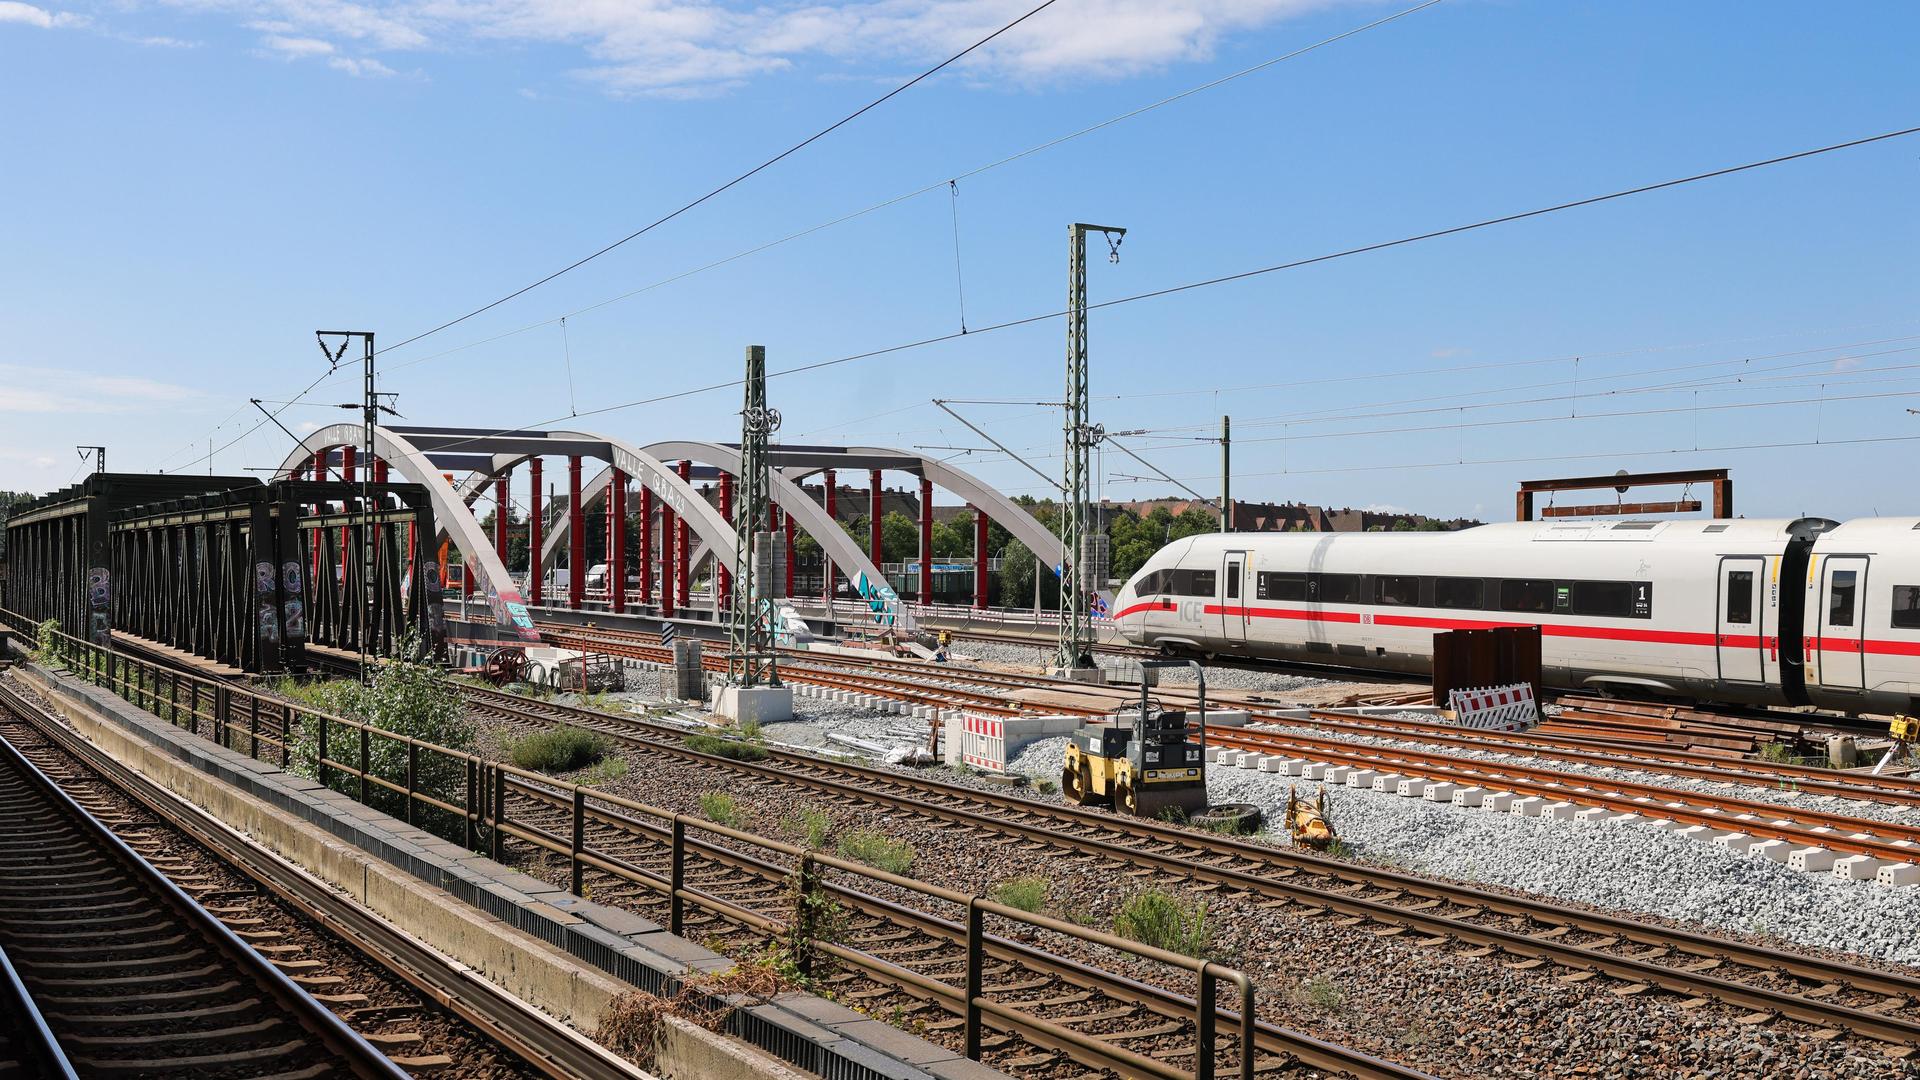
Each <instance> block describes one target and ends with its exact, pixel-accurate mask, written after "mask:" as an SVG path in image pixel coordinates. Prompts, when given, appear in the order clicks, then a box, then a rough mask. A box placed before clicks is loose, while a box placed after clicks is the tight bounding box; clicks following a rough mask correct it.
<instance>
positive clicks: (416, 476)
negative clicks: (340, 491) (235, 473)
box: [275, 424, 538, 640]
mask: <svg viewBox="0 0 1920 1080" xmlns="http://www.w3.org/2000/svg"><path fill="white" fill-rule="evenodd" d="M362 438H363V431H362V429H361V427H360V425H358V424H329V425H327V426H326V427H323V428H321V429H319V430H318V431H315V432H312V433H311V434H309V435H308V436H307V437H306V438H305V439H302V440H301V441H300V446H299V448H298V449H296V450H294V451H292V452H291V453H289V454H288V455H287V459H286V461H285V462H283V463H282V464H281V466H280V470H279V472H278V473H277V474H275V475H276V479H278V478H285V477H288V476H292V475H293V471H294V470H295V469H297V468H301V467H304V466H305V465H307V464H308V463H310V462H312V461H313V458H314V455H315V454H317V453H319V452H320V451H323V450H331V449H333V448H334V447H336V446H357V445H359V444H360V442H361V440H362ZM373 450H374V453H376V454H378V455H380V457H381V458H382V459H384V460H385V461H386V462H387V463H388V464H389V465H391V466H393V467H395V468H397V469H399V470H400V471H401V472H402V473H403V474H405V475H406V476H407V477H409V478H410V479H412V480H413V481H414V482H415V483H417V484H420V485H421V486H423V487H425V488H426V489H427V494H428V495H429V496H430V497H431V498H432V499H433V513H434V516H435V517H436V518H438V519H439V520H440V521H441V522H442V523H444V525H445V527H446V529H447V532H448V535H449V536H450V537H451V538H452V539H453V541H454V542H455V543H457V544H458V545H459V546H460V552H461V554H462V555H464V556H465V557H466V560H467V566H469V567H471V568H473V569H476V570H478V571H479V572H480V575H481V577H483V578H485V579H486V582H487V589H486V595H487V606H488V607H490V608H491V609H492V610H493V619H494V623H495V624H496V625H497V626H499V627H501V628H502V629H508V630H512V631H513V632H514V633H516V634H518V635H519V636H521V637H525V638H529V639H533V640H537V639H538V634H537V633H536V632H535V631H534V629H533V618H532V616H531V615H529V614H528V612H527V605H526V602H525V601H524V600H522V599H521V598H520V593H519V591H518V590H517V589H515V588H514V587H513V578H512V577H510V576H509V575H508V574H507V568H506V565H505V564H504V563H502V562H501V561H500V557H499V556H498V555H497V554H495V553H494V550H493V547H492V545H490V544H488V543H487V542H486V537H485V536H482V535H481V534H480V523H479V522H478V521H477V520H475V519H474V516H473V513H472V511H471V510H470V509H468V507H467V504H466V503H465V502H463V501H462V500H461V498H460V495H459V493H458V492H456V491H454V489H453V485H452V484H449V483H447V479H446V477H444V476H442V475H441V474H440V470H438V469H436V468H434V466H433V463H432V462H431V461H429V460H428V459H427V455H426V454H425V453H423V452H421V451H420V449H419V448H417V447H415V446H414V445H413V444H412V443H411V442H409V441H408V440H407V439H406V438H405V437H404V436H402V435H399V434H396V433H394V432H391V431H388V430H387V429H386V428H383V427H376V428H374V429H373ZM371 465H372V463H371V462H369V463H368V467H371Z"/></svg>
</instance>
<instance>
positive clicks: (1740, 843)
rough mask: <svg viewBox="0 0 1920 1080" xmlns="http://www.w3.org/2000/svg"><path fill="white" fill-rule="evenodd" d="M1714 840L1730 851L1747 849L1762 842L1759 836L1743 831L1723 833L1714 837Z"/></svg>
mask: <svg viewBox="0 0 1920 1080" xmlns="http://www.w3.org/2000/svg"><path fill="white" fill-rule="evenodd" d="M1713 842H1714V843H1715V844H1718V845H1719V846H1721V847H1723V848H1726V849H1727V850H1728V851H1746V850H1748V849H1750V848H1752V847H1753V845H1755V844H1757V843H1759V842H1760V838H1759V837H1757V836H1748V835H1747V834H1746V833H1743V832H1730V833H1722V834H1720V835H1719V836H1716V837H1714V838H1713Z"/></svg>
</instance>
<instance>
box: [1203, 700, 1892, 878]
mask: <svg viewBox="0 0 1920 1080" xmlns="http://www.w3.org/2000/svg"><path fill="white" fill-rule="evenodd" d="M1209 740H1210V741H1212V742H1214V743H1216V744H1218V745H1220V746H1223V747H1227V748H1229V749H1252V750H1262V749H1283V750H1286V751H1287V752H1288V753H1289V754H1290V755H1291V756H1294V757H1312V758H1314V759H1315V760H1321V759H1326V760H1329V761H1333V762H1335V763H1339V764H1347V763H1352V764H1356V765H1363V766H1366V767H1373V766H1376V765H1384V766H1388V767H1395V768H1406V767H1408V766H1411V768H1410V769H1409V771H1411V772H1414V773H1417V774H1418V775H1419V776H1421V777H1425V778H1427V779H1432V780H1441V781H1447V782H1451V783H1461V782H1464V783H1465V784H1466V785H1468V786H1472V787H1494V786H1497V787H1498V788H1499V789H1500V790H1503V791H1507V790H1511V791H1514V792H1517V793H1522V794H1527V795H1540V796H1552V797H1554V799H1555V800H1556V801H1558V800H1561V799H1565V797H1566V796H1568V795H1579V796H1580V797H1581V801H1583V802H1586V803H1588V804H1589V805H1592V806H1596V807H1601V808H1604V809H1617V810H1622V811H1625V812H1628V813H1635V814H1641V815H1643V816H1656V817H1670V818H1672V819H1673V820H1675V821H1686V822H1688V823H1689V824H1693V825H1725V826H1727V827H1728V829H1727V831H1729V832H1748V833H1750V834H1751V835H1755V836H1759V835H1766V836H1768V837H1770V838H1773V839H1778V840H1796V841H1800V840H1804V841H1806V842H1807V843H1809V844H1812V843H1815V842H1818V843H1819V844H1820V846H1822V847H1834V848H1843V849H1845V850H1848V851H1854V852H1855V853H1857V854H1862V855H1872V856H1874V857H1875V858H1883V859H1887V860H1889V861H1891V862H1897V863H1898V862H1911V861H1913V860H1914V859H1916V858H1920V850H1915V848H1914V847H1911V846H1910V847H1899V846H1897V845H1896V844H1894V843H1893V842H1892V841H1894V840H1907V841H1910V842H1912V843H1913V844H1915V845H1920V828H1917V827H1915V826H1912V825H1902V824H1899V823H1897V822H1891V821H1881V820H1879V819H1877V818H1861V817H1851V816H1849V815H1846V814H1834V813H1829V812H1827V811H1825V810H1815V809H1812V808H1803V807H1792V806H1781V805H1779V804H1778V803H1769V802H1760V801H1757V800H1753V799H1740V798H1735V797H1733V796H1731V795H1713V794H1708V793H1705V792H1699V791H1690V790H1687V789H1683V788H1670V787H1662V786H1660V785H1658V784H1643V783H1639V782H1637V781H1632V780H1614V779H1611V778H1608V777H1602V776H1594V775H1591V774H1588V773H1577V772H1563V771H1561V770H1558V769H1546V768H1541V767H1539V766H1535V765H1520V764H1515V763H1512V762H1505V761H1483V760H1481V759H1479V758H1460V757H1454V756H1452V755H1450V754H1436V753H1428V752H1423V751H1419V750H1409V749H1404V748H1402V747H1397V746H1370V745H1367V744H1365V743H1350V742H1344V741H1342V740H1339V739H1321V738H1315V737H1313V736H1308V735H1287V734H1282V733H1280V732H1275V731H1236V730H1233V729H1230V728H1219V727H1216V728H1214V729H1213V731H1212V732H1211V733H1210V734H1209ZM1396 763H1399V764H1398V765H1396ZM1410 779H1411V777H1410ZM1641 800H1653V801H1651V802H1648V801H1641ZM1569 801H1571V800H1569ZM1689 807H1699V808H1701V809H1687V808H1689ZM1717 810H1735V811H1739V812H1741V813H1743V814H1748V815H1753V816H1754V817H1755V818H1756V820H1752V821H1738V820H1735V819H1732V818H1729V817H1726V816H1724V815H1721V814H1719V813H1717V812H1716V811H1717ZM1761 815H1764V816H1765V819H1764V820H1758V819H1759V818H1760V816H1761ZM1778 821H1793V822H1798V823H1802V824H1806V825H1807V826H1808V829H1807V830H1799V829H1782V828H1780V827H1779V826H1777V825H1776V824H1774V823H1775V822H1778ZM1813 828H1827V829H1833V830H1836V831H1837V832H1836V834H1835V835H1827V834H1824V833H1820V834H1816V833H1811V832H1810V831H1808V830H1811V829H1813ZM1840 830H1844V831H1840ZM1856 833H1865V834H1869V835H1870V836H1873V837H1889V838H1891V839H1888V840H1883V839H1877V838H1876V839H1867V840H1859V839H1855V838H1854V835H1853V834H1856Z"/></svg>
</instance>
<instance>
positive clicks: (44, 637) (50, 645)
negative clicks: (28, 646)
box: [33, 619, 60, 664]
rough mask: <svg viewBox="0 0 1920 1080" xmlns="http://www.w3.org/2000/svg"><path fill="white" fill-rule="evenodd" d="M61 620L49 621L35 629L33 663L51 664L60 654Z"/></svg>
mask: <svg viewBox="0 0 1920 1080" xmlns="http://www.w3.org/2000/svg"><path fill="white" fill-rule="evenodd" d="M59 632H60V620H59V619H48V620H47V621H46V622H43V623H41V624H40V625H39V626H36V627H34V628H33V662H34V663H36V664H51V663H53V661H54V660H55V658H57V657H58V655H59V653H60V639H59V638H58V637H55V636H54V635H56V634H58V633H59Z"/></svg>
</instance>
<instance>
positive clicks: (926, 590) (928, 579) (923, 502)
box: [920, 476, 933, 604]
mask: <svg viewBox="0 0 1920 1080" xmlns="http://www.w3.org/2000/svg"><path fill="white" fill-rule="evenodd" d="M920 602H921V603H923V604H931V603H933V481H932V480H929V479H927V478H926V477H924V476H923V477H921V478H920Z"/></svg>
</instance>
